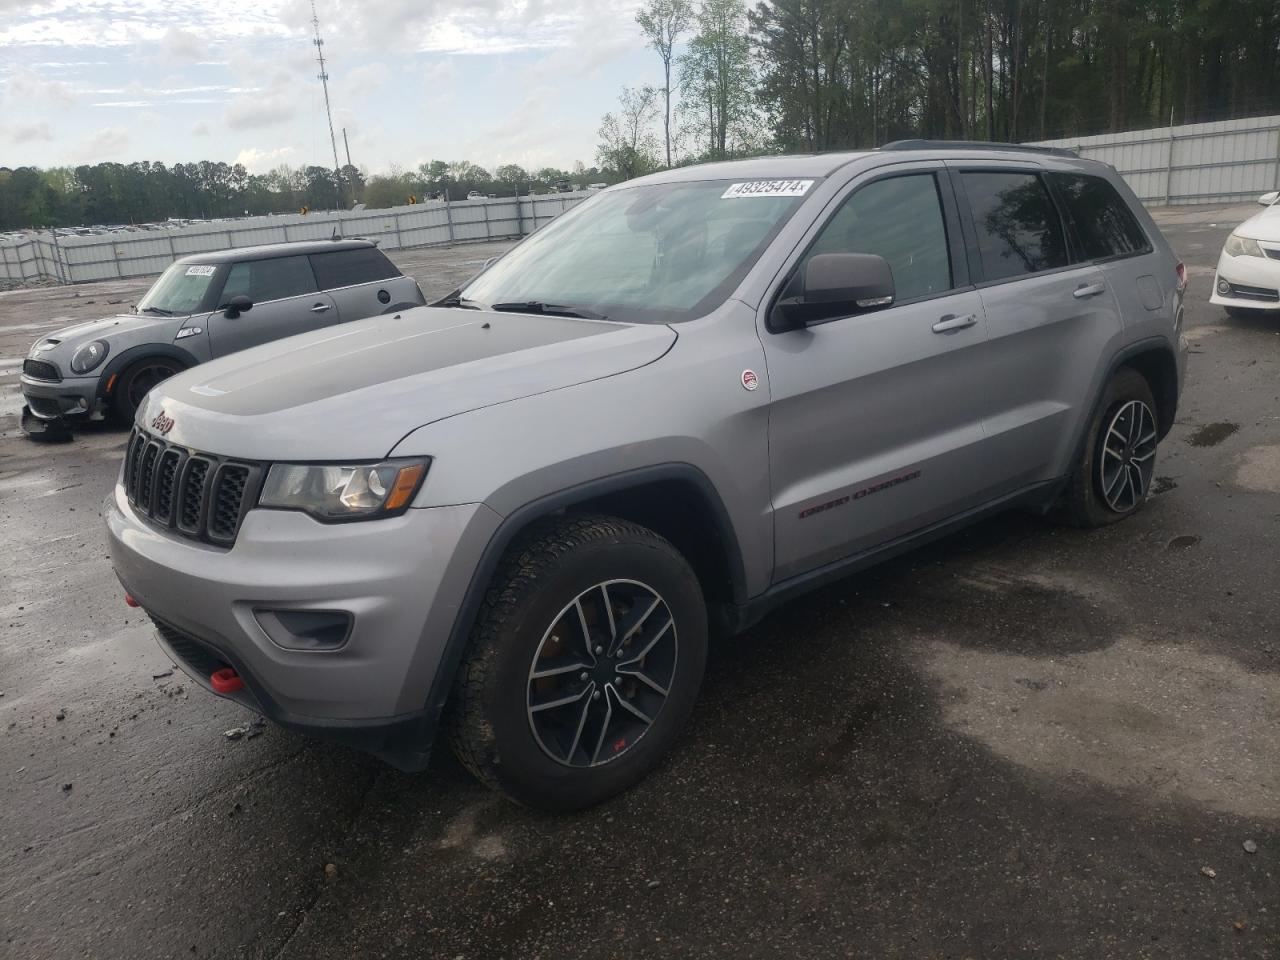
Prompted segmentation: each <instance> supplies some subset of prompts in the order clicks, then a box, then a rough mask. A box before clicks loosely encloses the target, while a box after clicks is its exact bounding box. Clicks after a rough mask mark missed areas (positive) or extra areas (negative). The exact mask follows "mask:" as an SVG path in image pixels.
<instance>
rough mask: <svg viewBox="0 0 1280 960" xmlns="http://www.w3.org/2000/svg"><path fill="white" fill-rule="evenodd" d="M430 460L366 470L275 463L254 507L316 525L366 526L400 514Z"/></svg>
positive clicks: (378, 465)
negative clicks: (303, 516)
mask: <svg viewBox="0 0 1280 960" xmlns="http://www.w3.org/2000/svg"><path fill="white" fill-rule="evenodd" d="M430 462H431V461H430V460H428V459H421V460H387V461H384V462H382V463H372V464H349V465H348V464H301V463H298V464H294V463H276V464H273V465H272V466H271V469H270V470H269V471H268V472H267V482H266V483H264V484H263V485H262V496H261V497H260V498H259V500H258V505H259V506H262V507H273V508H275V509H277V510H304V511H306V512H307V513H309V514H311V515H312V516H313V517H315V518H316V519H317V520H326V521H334V520H372V519H373V518H375V517H388V516H394V515H396V514H400V513H404V511H405V510H407V509H408V508H409V504H410V503H411V502H412V501H413V497H414V494H416V493H417V492H418V488H419V487H421V486H422V478H423V477H425V476H426V475H427V467H428V465H429V464H430Z"/></svg>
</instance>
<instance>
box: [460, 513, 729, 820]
mask: <svg viewBox="0 0 1280 960" xmlns="http://www.w3.org/2000/svg"><path fill="white" fill-rule="evenodd" d="M706 654H707V617H706V610H705V608H704V605H703V599H702V591H701V588H700V587H699V585H698V580H697V577H696V576H695V575H694V572H693V570H692V569H691V568H690V567H689V564H688V563H687V561H686V560H685V559H684V557H683V556H681V554H680V553H679V552H678V551H677V550H676V549H675V548H674V547H673V546H672V545H671V544H670V543H668V542H667V541H666V540H664V539H663V538H662V537H660V536H658V535H657V534H656V533H654V532H653V531H651V530H648V529H646V528H644V527H641V526H638V525H636V524H633V523H629V522H627V521H624V520H618V519H615V518H611V517H600V516H596V517H581V518H560V519H559V520H557V521H555V522H552V523H550V524H548V525H544V526H541V527H539V528H538V529H536V530H534V531H533V532H532V533H531V535H530V536H528V537H526V538H524V539H523V540H522V542H521V543H519V544H518V545H517V546H516V547H514V548H513V549H512V551H511V552H510V553H509V554H508V556H507V558H506V559H505V560H504V562H503V564H502V565H501V567H500V568H499V571H498V573H497V575H496V576H495V578H494V582H493V584H492V586H491V587H490V590H489V593H488V596H487V597H486V599H485V603H484V607H483V609H482V610H481V613H480V617H479V619H478V621H477V623H476V626H475V629H474V631H473V633H472V639H471V646H470V648H469V650H468V652H467V656H466V659H465V661H464V663H463V664H462V666H461V668H460V670H459V676H458V680H457V683H456V686H455V689H454V698H453V704H452V707H451V720H450V733H451V739H452V742H453V747H454V751H455V752H456V753H457V755H458V757H459V759H460V760H461V761H462V763H463V764H464V765H465V766H466V767H467V768H468V769H469V770H470V771H471V772H472V773H474V774H475V775H476V777H477V778H479V779H480V780H481V781H482V782H484V783H486V784H488V785H489V786H491V787H495V788H496V789H499V790H501V791H502V792H503V793H505V794H507V795H508V796H509V797H511V798H512V799H514V800H516V801H518V802H520V803H524V804H527V805H529V806H532V807H538V808H541V809H546V810H558V811H567V810H576V809H580V808H582V807H587V806H590V805H592V804H595V803H599V802H600V801H602V800H605V799H607V798H608V797H611V796H613V795H614V794H616V793H619V792H621V791H623V790H625V789H627V788H628V787H630V786H631V785H633V784H634V783H636V782H637V781H638V780H640V779H641V778H642V777H644V776H645V775H646V774H647V773H648V772H649V771H650V770H652V769H653V768H654V767H655V766H656V765H657V764H658V762H659V761H660V760H661V759H662V757H663V756H664V755H665V754H666V753H667V752H668V750H670V748H671V746H672V745H673V744H674V742H675V741H676V739H677V737H678V736H679V734H680V731H681V730H682V729H683V728H684V726H685V724H686V723H687V721H688V719H689V714H690V713H691V712H692V709H693V704H694V701H695V699H696V697H697V692H698V687H699V686H700V684H701V681H702V672H703V668H704V666H705V664H706Z"/></svg>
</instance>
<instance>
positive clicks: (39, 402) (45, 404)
mask: <svg viewBox="0 0 1280 960" xmlns="http://www.w3.org/2000/svg"><path fill="white" fill-rule="evenodd" d="M24 399H25V400H26V401H27V406H29V407H30V408H31V412H32V413H35V414H38V415H39V416H42V417H60V416H62V404H60V403H59V402H58V401H57V400H56V399H54V398H53V397H26V398H24Z"/></svg>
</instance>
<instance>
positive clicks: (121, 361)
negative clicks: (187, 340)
mask: <svg viewBox="0 0 1280 960" xmlns="http://www.w3.org/2000/svg"><path fill="white" fill-rule="evenodd" d="M145 357H166V358H167V359H170V360H176V361H178V362H179V363H181V364H182V365H183V366H184V367H186V368H188V369H190V368H191V367H194V366H195V365H196V364H197V363H199V362H200V361H199V360H197V359H196V358H195V357H194V356H192V354H190V353H189V352H187V351H186V350H183V349H182V348H181V347H177V346H174V345H173V344H171V343H140V344H138V345H137V346H136V347H130V348H129V349H128V350H125V351H124V352H123V353H119V354H116V356H114V357H112V358H111V360H109V361H108V362H107V365H106V367H104V368H103V371H102V373H101V374H99V375H98V396H99V397H101V398H105V397H106V396H107V384H108V383H110V382H111V378H112V377H113V376H115V375H116V374H119V373H123V372H124V370H125V369H127V368H128V366H129V365H130V364H131V363H135V362H136V361H138V360H142V359H143V358H145Z"/></svg>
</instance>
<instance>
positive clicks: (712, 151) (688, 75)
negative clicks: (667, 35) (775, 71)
mask: <svg viewBox="0 0 1280 960" xmlns="http://www.w3.org/2000/svg"><path fill="white" fill-rule="evenodd" d="M695 24H696V29H695V32H694V34H693V37H692V38H691V39H690V41H689V47H688V50H687V51H686V52H685V53H684V54H683V55H682V56H681V57H680V61H679V63H680V92H681V95H682V96H683V97H685V98H688V99H690V100H692V101H693V102H694V103H697V104H700V105H702V107H703V109H705V110H706V129H705V133H706V142H707V153H708V155H709V156H710V157H711V158H713V159H724V158H725V157H727V156H728V155H729V153H730V147H731V146H732V147H733V148H734V151H733V152H744V151H745V149H746V148H747V144H748V141H749V140H750V137H749V133H750V127H751V123H752V106H753V96H754V88H755V71H754V69H753V67H752V63H751V41H750V39H749V38H748V34H747V10H746V6H745V5H744V4H743V2H742V0H703V2H702V4H701V5H700V6H699V7H698V11H697V16H696V20H695ZM690 116H696V114H692V113H691V114H690Z"/></svg>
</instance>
